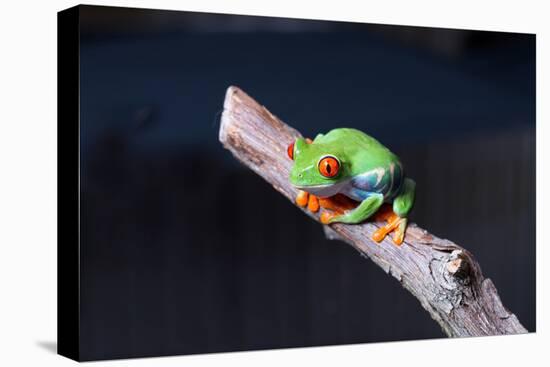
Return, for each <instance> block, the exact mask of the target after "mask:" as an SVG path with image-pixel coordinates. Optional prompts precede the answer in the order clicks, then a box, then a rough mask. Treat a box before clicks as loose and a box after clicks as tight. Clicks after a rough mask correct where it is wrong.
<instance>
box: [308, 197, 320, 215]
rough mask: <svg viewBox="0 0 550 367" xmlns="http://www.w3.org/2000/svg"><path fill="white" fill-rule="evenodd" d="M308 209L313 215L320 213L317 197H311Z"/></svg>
mask: <svg viewBox="0 0 550 367" xmlns="http://www.w3.org/2000/svg"><path fill="white" fill-rule="evenodd" d="M307 208H308V209H309V210H310V211H311V212H312V213H317V212H318V211H319V199H318V198H317V196H315V195H309V200H308V203H307Z"/></svg>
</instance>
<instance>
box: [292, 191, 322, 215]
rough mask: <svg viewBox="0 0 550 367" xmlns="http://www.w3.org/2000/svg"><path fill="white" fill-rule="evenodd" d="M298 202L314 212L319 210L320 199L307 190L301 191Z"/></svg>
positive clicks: (297, 197) (297, 198)
mask: <svg viewBox="0 0 550 367" xmlns="http://www.w3.org/2000/svg"><path fill="white" fill-rule="evenodd" d="M296 204H297V205H298V206H300V207H302V208H304V207H306V206H307V208H308V209H309V210H310V211H311V212H312V213H317V212H318V211H319V199H318V198H317V196H315V195H311V194H310V193H308V192H306V191H299V192H298V195H297V196H296Z"/></svg>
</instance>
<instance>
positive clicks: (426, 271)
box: [219, 87, 527, 337]
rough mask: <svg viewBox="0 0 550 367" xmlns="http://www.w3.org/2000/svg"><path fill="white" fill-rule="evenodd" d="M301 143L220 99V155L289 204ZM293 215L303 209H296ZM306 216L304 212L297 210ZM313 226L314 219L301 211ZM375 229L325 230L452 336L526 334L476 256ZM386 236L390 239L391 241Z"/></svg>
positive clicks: (264, 116) (248, 109)
mask: <svg viewBox="0 0 550 367" xmlns="http://www.w3.org/2000/svg"><path fill="white" fill-rule="evenodd" d="M299 136H301V135H300V133H299V132H298V131H296V130H295V129H293V128H292V127H290V126H288V125H286V124H285V123H284V122H282V121H281V120H279V119H278V118H277V117H276V116H275V115H273V114H272V113H271V112H269V111H268V110H267V109H266V108H265V107H263V106H261V105H259V104H258V103H257V102H256V101H255V100H254V99H252V98H251V97H249V96H248V95H247V94H246V93H244V92H243V91H242V90H240V89H239V88H237V87H229V88H228V90H227V93H226V96H225V102H224V111H223V114H222V119H221V126H220V132H219V139H220V141H221V143H222V144H223V145H224V147H225V148H227V149H229V150H230V151H231V152H232V153H233V155H234V156H235V157H236V158H237V159H238V160H240V161H241V162H242V163H244V164H245V165H246V166H247V167H249V168H250V169H251V170H253V171H254V172H256V173H257V174H258V175H260V176H261V177H263V178H264V179H265V180H266V181H267V182H269V183H270V184H271V185H272V186H273V187H274V188H275V189H276V190H277V191H279V192H280V193H281V194H283V195H284V196H286V197H287V198H288V199H289V200H290V201H291V202H292V203H294V199H295V197H296V194H297V191H296V189H294V188H293V187H292V185H290V183H289V182H288V174H289V171H290V168H291V165H292V162H291V161H290V160H289V159H288V158H287V154H286V148H287V146H288V144H290V143H291V142H292V141H293V140H294V139H296V138H297V137H299ZM297 208H298V209H301V208H299V207H298V206H297ZM301 210H303V209H301ZM304 212H305V213H306V214H307V215H309V216H310V217H312V218H314V219H315V220H317V221H318V220H319V218H318V215H317V214H312V213H311V212H309V211H307V210H304ZM379 225H380V224H377V223H371V222H367V223H364V224H361V225H346V224H332V225H330V226H324V227H325V232H326V233H327V236H328V237H329V238H338V239H340V240H342V241H345V242H347V243H348V244H350V245H351V246H353V247H354V248H356V249H357V250H358V251H359V252H360V253H362V254H364V255H365V256H367V257H368V258H370V259H371V260H372V261H374V263H376V264H377V265H378V266H380V267H381V268H382V269H383V270H384V271H385V272H386V273H388V274H391V275H392V276H393V277H394V278H395V279H397V280H398V281H399V282H400V283H401V284H402V285H403V287H404V288H405V289H407V290H408V291H409V292H411V293H412V294H413V295H414V296H415V297H416V298H417V299H418V300H419V301H420V303H421V304H422V306H423V307H424V308H425V309H426V311H428V312H429V313H430V315H431V317H432V318H433V319H434V320H435V321H437V322H438V323H439V325H440V326H441V327H442V328H443V331H444V332H445V333H446V334H447V335H448V336H450V337H459V336H481V335H499V334H519V333H527V330H526V329H525V328H524V327H523V326H522V325H521V323H520V322H519V320H518V319H517V317H516V316H515V315H514V314H512V313H511V312H510V311H508V310H507V309H506V308H505V307H504V306H503V304H502V302H501V300H500V297H499V296H498V293H497V290H496V288H495V286H494V285H493V283H492V282H491V280H490V279H486V278H484V277H483V274H482V273H481V268H480V266H479V264H478V263H477V261H476V260H475V258H474V257H473V255H472V254H471V253H470V252H468V251H467V250H465V249H464V248H462V247H460V246H458V245H457V244H455V243H453V242H451V241H448V240H445V239H440V238H437V237H435V236H434V235H432V234H430V233H428V231H426V230H423V229H421V228H419V227H417V226H416V225H415V224H411V225H409V228H408V229H407V232H406V236H405V241H404V243H403V245H402V246H400V247H397V246H395V245H394V244H393V243H392V241H391V239H386V240H384V241H383V242H382V243H380V244H376V243H375V242H373V241H372V240H371V239H370V238H371V235H372V233H373V232H374V231H375V230H376V229H377V228H378V227H379ZM388 237H389V236H388Z"/></svg>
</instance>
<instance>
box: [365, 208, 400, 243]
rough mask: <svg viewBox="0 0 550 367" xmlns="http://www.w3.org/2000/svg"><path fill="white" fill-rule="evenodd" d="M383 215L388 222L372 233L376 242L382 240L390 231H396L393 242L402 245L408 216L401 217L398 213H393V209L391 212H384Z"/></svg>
mask: <svg viewBox="0 0 550 367" xmlns="http://www.w3.org/2000/svg"><path fill="white" fill-rule="evenodd" d="M381 215H382V217H383V218H384V219H385V220H387V221H388V222H387V223H386V224H385V225H384V226H382V227H380V228H378V229H377V230H376V231H375V232H374V233H373V234H372V239H373V240H374V241H376V242H382V241H383V240H384V238H386V236H387V235H388V234H389V233H390V232H394V234H393V242H394V243H395V244H396V245H398V246H399V245H401V244H402V243H403V240H404V238H405V229H406V228H407V218H401V217H400V216H398V215H397V214H395V213H393V211H391V212H390V213H389V214H388V213H386V212H382V213H381Z"/></svg>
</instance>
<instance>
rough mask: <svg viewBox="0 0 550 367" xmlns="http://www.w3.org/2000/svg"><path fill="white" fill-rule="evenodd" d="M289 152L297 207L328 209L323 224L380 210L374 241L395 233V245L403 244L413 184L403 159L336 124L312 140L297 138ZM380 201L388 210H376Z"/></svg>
mask: <svg viewBox="0 0 550 367" xmlns="http://www.w3.org/2000/svg"><path fill="white" fill-rule="evenodd" d="M288 155H289V157H290V158H291V159H292V160H293V161H294V164H293V166H292V169H291V172H290V178H289V179H290V183H291V184H292V185H293V186H294V187H296V188H297V189H298V190H300V191H299V193H298V196H297V198H296V203H297V204H298V205H299V206H301V207H305V206H308V208H309V210H311V211H312V212H317V211H319V207H323V208H325V209H328V210H330V212H327V211H323V213H322V214H321V218H320V219H321V222H322V223H324V224H329V223H338V222H341V223H350V224H355V223H360V222H363V221H364V220H366V219H368V218H369V217H371V216H372V215H373V214H375V213H377V212H378V213H377V215H376V217H377V219H381V220H387V224H386V225H384V226H383V227H381V228H379V229H378V230H377V231H376V232H375V233H374V234H373V237H372V238H373V240H375V241H376V242H380V241H382V240H383V239H384V238H385V237H386V235H387V234H388V233H390V232H394V235H393V241H394V243H395V244H397V245H400V244H401V243H402V242H403V239H404V236H405V229H406V227H407V215H408V214H409V212H410V210H411V209H412V206H413V204H414V196H415V186H416V184H415V182H414V181H413V180H411V179H410V178H406V177H405V176H404V172H403V166H402V164H401V161H400V160H399V158H398V157H397V156H396V155H395V154H393V153H392V152H391V151H390V150H389V149H388V148H386V147H385V146H383V145H382V144H381V143H380V142H378V141H377V140H376V139H374V138H372V137H371V136H369V135H367V134H365V133H363V132H361V131H359V130H356V129H348V128H340V129H334V130H331V131H330V132H328V133H327V134H325V135H323V134H319V135H317V137H316V138H315V139H314V140H313V141H311V140H310V139H302V138H299V139H296V141H295V142H293V143H291V144H290V145H289V147H288ZM384 203H388V204H392V205H391V208H390V207H389V205H387V206H385V208H383V209H382V210H380V211H379V209H380V208H381V207H382V205H383V204H384ZM391 209H393V210H391Z"/></svg>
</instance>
